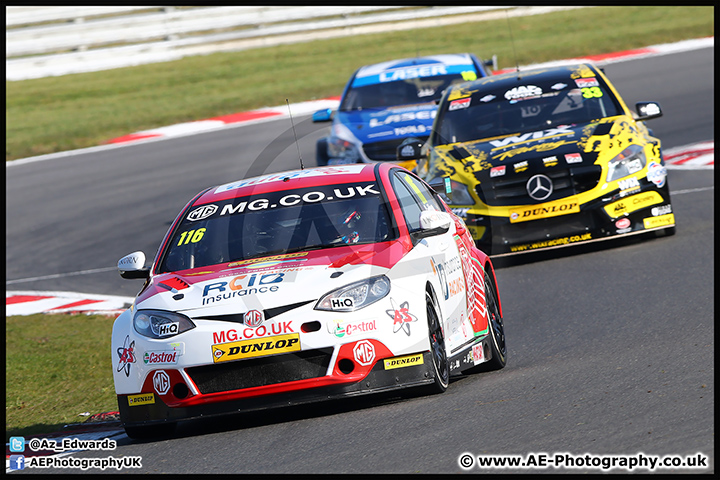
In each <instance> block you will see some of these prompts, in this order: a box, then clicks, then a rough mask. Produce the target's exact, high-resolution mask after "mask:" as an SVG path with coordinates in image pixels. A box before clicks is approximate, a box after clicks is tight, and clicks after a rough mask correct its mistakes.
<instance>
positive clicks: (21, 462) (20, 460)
mask: <svg viewBox="0 0 720 480" xmlns="http://www.w3.org/2000/svg"><path fill="white" fill-rule="evenodd" d="M24 469H25V455H10V470H24Z"/></svg>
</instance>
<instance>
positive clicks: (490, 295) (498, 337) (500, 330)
mask: <svg viewBox="0 0 720 480" xmlns="http://www.w3.org/2000/svg"><path fill="white" fill-rule="evenodd" d="M483 275H484V277H485V296H486V298H487V309H488V324H489V326H490V349H491V350H492V359H490V361H489V362H487V363H485V364H484V365H485V368H486V370H499V369H501V368H503V367H504V366H505V364H506V363H507V347H506V346H505V326H504V324H503V319H502V316H501V315H500V306H499V305H498V301H497V291H496V290H495V287H494V286H493V282H492V281H491V280H490V275H488V272H487V271H485V270H483Z"/></svg>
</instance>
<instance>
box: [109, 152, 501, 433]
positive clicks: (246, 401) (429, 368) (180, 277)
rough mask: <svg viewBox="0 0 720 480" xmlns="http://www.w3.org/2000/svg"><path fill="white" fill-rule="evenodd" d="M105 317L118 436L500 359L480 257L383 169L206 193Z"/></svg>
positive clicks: (285, 178)
mask: <svg viewBox="0 0 720 480" xmlns="http://www.w3.org/2000/svg"><path fill="white" fill-rule="evenodd" d="M118 269H119V270H120V274H121V275H122V276H123V277H124V278H141V279H145V284H144V285H143V287H142V289H141V291H140V293H139V294H138V296H137V298H136V299H135V302H134V304H133V305H132V306H131V308H130V309H128V310H127V311H125V312H124V313H122V314H121V315H120V316H119V317H118V318H117V319H116V320H115V323H114V325H113V333H112V358H113V366H114V368H113V375H114V380H115V390H116V393H117V398H118V405H119V411H120V415H121V419H122V423H123V426H124V428H125V430H126V432H127V434H128V435H129V436H130V437H134V438H138V437H144V436H153V435H157V434H166V433H169V432H171V431H172V429H173V428H174V426H175V424H176V422H177V421H179V420H185V419H190V418H196V417H200V416H209V415H216V414H227V413H233V412H238V411H251V410H257V409H265V408H271V407H277V406H281V405H292V404H300V403H305V402H312V401H317V400H325V399H331V398H337V397H343V396H354V395H359V394H366V393H374V392H380V391H385V390H390V389H397V388H404V387H413V386H425V389H426V390H431V391H435V392H443V391H445V389H446V388H447V387H448V384H449V379H450V375H451V374H456V373H461V372H468V371H469V370H475V371H477V370H487V369H498V368H502V367H504V366H505V362H506V347H505V335H504V329H503V320H502V313H501V312H502V309H501V305H500V299H499V296H498V292H497V283H496V279H495V272H494V269H493V266H492V264H491V262H490V259H489V258H488V257H487V256H486V255H485V254H484V253H483V252H481V251H480V250H478V249H477V248H476V247H475V245H474V242H473V239H472V237H471V235H470V233H469V232H468V230H467V229H466V227H465V224H464V223H463V221H462V220H461V219H460V218H459V217H456V216H455V215H453V214H452V213H451V212H450V210H449V209H448V207H447V206H446V204H445V203H444V202H443V201H442V199H441V198H440V197H439V196H438V194H437V193H436V192H435V191H434V190H433V189H432V188H430V187H429V185H428V184H426V183H425V182H424V181H423V180H421V179H419V178H418V177H417V176H415V175H414V174H413V173H411V172H409V171H408V170H406V169H404V168H402V167H399V166H397V165H394V164H392V163H378V164H374V165H373V164H357V165H343V166H335V167H318V168H311V169H304V170H298V171H292V172H283V173H278V174H273V175H266V176H261V177H255V178H248V179H244V180H239V181H237V182H233V183H228V184H225V185H221V186H218V187H213V188H210V189H207V190H205V191H203V192H201V193H200V194H198V195H197V196H196V197H195V198H193V199H192V200H191V201H190V203H188V204H187V206H186V207H185V208H184V209H183V210H182V212H181V213H180V215H179V216H178V217H177V219H176V220H175V221H174V223H173V224H172V226H171V227H170V229H169V231H168V232H167V234H166V236H165V239H164V240H163V242H162V244H161V247H160V248H159V250H158V254H157V257H156V258H155V260H154V262H153V263H152V265H151V266H150V267H145V255H144V254H143V253H142V252H135V253H133V254H130V255H128V256H126V257H124V258H122V259H121V260H120V261H119V262H118Z"/></svg>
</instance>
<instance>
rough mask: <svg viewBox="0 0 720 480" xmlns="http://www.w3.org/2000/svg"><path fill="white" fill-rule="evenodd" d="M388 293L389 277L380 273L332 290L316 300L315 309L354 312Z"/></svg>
mask: <svg viewBox="0 0 720 480" xmlns="http://www.w3.org/2000/svg"><path fill="white" fill-rule="evenodd" d="M388 293H390V279H389V278H387V277H386V276H385V275H380V276H378V277H372V278H368V279H365V280H361V281H359V282H355V283H351V284H350V285H345V286H344V287H342V288H338V289H337V290H333V291H332V292H330V293H328V294H327V295H325V296H324V297H322V298H321V299H320V300H318V302H317V304H316V305H315V310H328V311H333V312H354V311H355V310H359V309H361V308H364V307H367V306H368V305H371V304H373V303H375V302H377V301H378V300H380V299H381V298H383V297H385V296H386V295H387V294H388Z"/></svg>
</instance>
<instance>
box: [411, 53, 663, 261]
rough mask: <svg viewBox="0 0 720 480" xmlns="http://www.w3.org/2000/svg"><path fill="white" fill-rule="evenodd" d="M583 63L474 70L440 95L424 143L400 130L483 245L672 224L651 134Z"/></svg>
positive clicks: (641, 116) (643, 111) (503, 248)
mask: <svg viewBox="0 0 720 480" xmlns="http://www.w3.org/2000/svg"><path fill="white" fill-rule="evenodd" d="M636 109H637V112H638V114H635V113H634V112H632V111H631V110H630V109H628V107H627V106H626V105H625V103H624V102H623V100H622V98H621V97H620V95H619V94H618V92H617V91H616V89H615V88H614V87H613V85H612V84H611V83H610V81H609V80H608V78H607V77H606V76H605V74H604V73H603V72H602V71H601V70H600V69H599V68H598V67H597V66H595V65H593V64H590V63H582V64H574V65H565V66H553V67H548V68H536V69H532V70H525V71H517V72H511V73H505V74H501V75H495V76H489V77H485V78H480V79H478V80H475V81H472V82H465V83H462V84H458V85H454V86H452V87H450V88H449V89H448V90H447V91H446V92H445V94H444V95H443V97H442V99H441V101H440V104H439V106H438V113H437V116H436V118H435V122H434V124H433V131H432V134H431V135H430V137H429V139H428V141H427V143H425V144H424V145H422V146H421V144H420V143H419V142H412V141H406V142H404V143H403V144H402V145H401V146H400V147H398V151H397V155H398V159H402V160H408V159H411V158H416V159H417V160H418V163H417V167H416V171H417V173H418V174H419V175H420V176H421V177H422V178H423V179H425V180H426V181H428V183H431V184H437V183H438V182H440V181H443V180H444V182H445V186H446V189H447V195H446V200H447V203H448V205H450V207H451V208H452V209H453V212H455V213H456V214H458V215H460V216H461V217H462V218H464V219H465V222H466V224H467V227H468V229H469V230H470V231H471V233H472V235H473V238H474V239H475V242H476V243H477V246H478V247H479V248H480V249H482V250H484V251H485V252H486V253H488V254H491V255H493V256H501V255H508V254H515V253H522V252H528V251H534V250H538V249H546V248H556V247H562V246H567V245H571V244H576V243H580V242H588V241H594V240H602V239H607V238H613V237H616V236H620V235H632V234H637V233H643V232H648V231H652V230H656V231H658V232H661V233H665V234H673V233H674V231H675V218H674V215H673V211H672V206H671V204H670V194H669V188H668V182H667V170H666V169H665V162H664V161H663V158H662V153H661V150H660V140H659V139H657V138H655V137H653V136H652V134H651V132H650V131H649V130H648V129H647V127H646V126H645V125H644V123H643V121H645V120H649V119H651V118H657V117H659V116H661V115H662V111H661V109H660V105H659V104H657V103H655V102H641V103H637V104H636Z"/></svg>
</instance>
